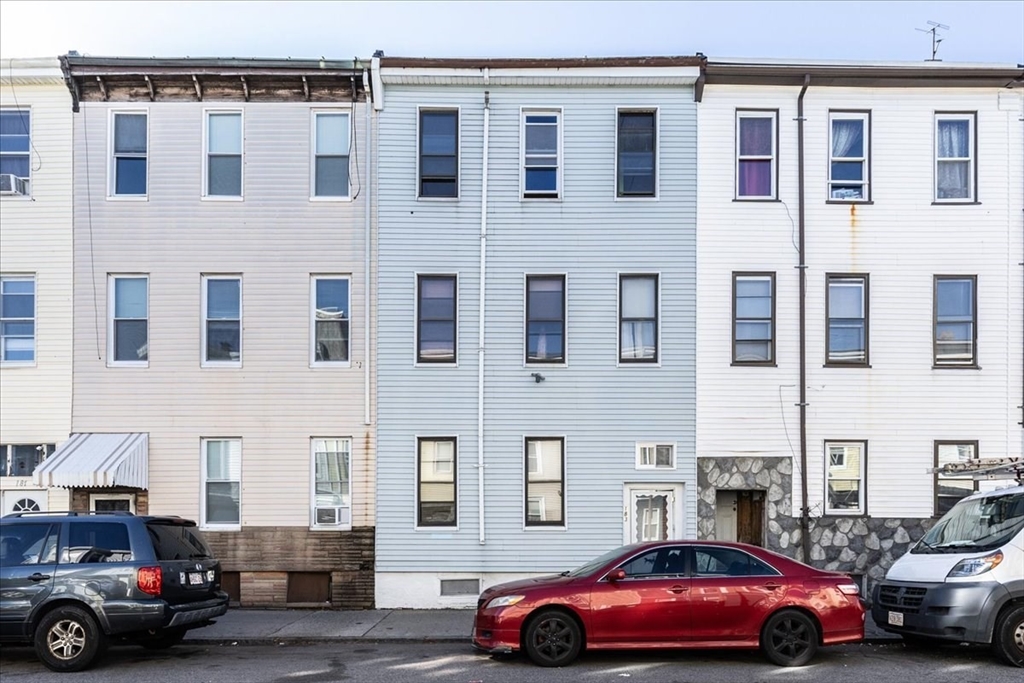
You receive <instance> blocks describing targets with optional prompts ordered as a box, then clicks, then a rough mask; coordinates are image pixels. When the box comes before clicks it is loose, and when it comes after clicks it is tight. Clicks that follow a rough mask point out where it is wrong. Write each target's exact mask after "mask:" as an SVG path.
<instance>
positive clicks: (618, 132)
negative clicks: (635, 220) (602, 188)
mask: <svg viewBox="0 0 1024 683" xmlns="http://www.w3.org/2000/svg"><path fill="white" fill-rule="evenodd" d="M641 116H644V117H646V116H649V117H650V118H651V138H652V145H651V146H652V149H651V190H650V192H646V191H645V192H629V191H627V190H626V189H625V188H624V186H625V182H624V177H623V167H622V120H623V118H627V117H641ZM658 152H659V147H658V109H657V108H651V109H645V108H643V107H639V108H633V107H622V108H619V109H617V110H616V112H615V197H616V198H617V199H636V198H641V199H649V198H657V196H658Z"/></svg>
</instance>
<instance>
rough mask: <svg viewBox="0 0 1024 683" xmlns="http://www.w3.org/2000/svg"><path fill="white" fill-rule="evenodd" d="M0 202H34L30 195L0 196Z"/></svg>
mask: <svg viewBox="0 0 1024 683" xmlns="http://www.w3.org/2000/svg"><path fill="white" fill-rule="evenodd" d="M0 201H2V202H30V201H32V195H30V194H3V195H0Z"/></svg>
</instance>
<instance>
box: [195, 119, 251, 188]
mask: <svg viewBox="0 0 1024 683" xmlns="http://www.w3.org/2000/svg"><path fill="white" fill-rule="evenodd" d="M242 139H243V138H242V112H239V111H225V112H221V111H218V112H213V111H211V112H207V113H206V167H205V169H204V170H205V171H206V186H205V188H204V190H205V193H204V195H205V196H206V197H236V198H241V196H242Z"/></svg>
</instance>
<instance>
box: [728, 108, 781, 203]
mask: <svg viewBox="0 0 1024 683" xmlns="http://www.w3.org/2000/svg"><path fill="white" fill-rule="evenodd" d="M736 137H737V141H736V145H737V150H736V151H737V157H736V192H737V197H739V198H741V199H774V198H775V182H774V181H775V114H774V113H769V112H765V113H753V112H751V113H743V114H740V115H739V118H738V119H737V135H736Z"/></svg>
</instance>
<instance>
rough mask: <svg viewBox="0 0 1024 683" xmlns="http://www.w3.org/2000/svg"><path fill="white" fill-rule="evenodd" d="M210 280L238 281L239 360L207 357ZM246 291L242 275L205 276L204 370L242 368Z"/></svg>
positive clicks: (201, 334)
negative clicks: (208, 288)
mask: <svg viewBox="0 0 1024 683" xmlns="http://www.w3.org/2000/svg"><path fill="white" fill-rule="evenodd" d="M210 280H238V360H207V356H206V351H207V349H206V342H207V324H208V323H209V322H210V319H209V318H207V308H208V305H209V292H208V291H207V283H209V281H210ZM244 296H245V293H244V289H243V287H242V276H241V275H240V274H230V273H210V274H203V276H202V304H201V305H202V318H201V324H202V329H201V330H200V334H199V336H200V340H199V343H200V346H201V348H200V351H199V352H200V356H199V361H200V363H199V365H200V367H204V368H240V367H242V358H243V357H244V355H245V328H244V324H243V321H244V320H245V317H244V316H245V313H244V308H243V303H244ZM218 320H221V318H218ZM223 320H231V318H223Z"/></svg>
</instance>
